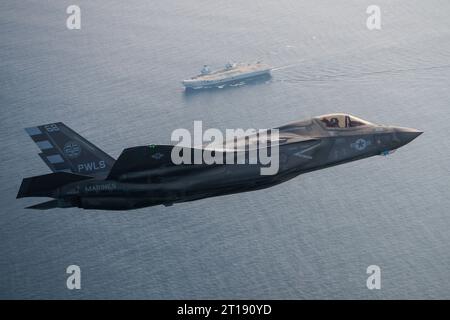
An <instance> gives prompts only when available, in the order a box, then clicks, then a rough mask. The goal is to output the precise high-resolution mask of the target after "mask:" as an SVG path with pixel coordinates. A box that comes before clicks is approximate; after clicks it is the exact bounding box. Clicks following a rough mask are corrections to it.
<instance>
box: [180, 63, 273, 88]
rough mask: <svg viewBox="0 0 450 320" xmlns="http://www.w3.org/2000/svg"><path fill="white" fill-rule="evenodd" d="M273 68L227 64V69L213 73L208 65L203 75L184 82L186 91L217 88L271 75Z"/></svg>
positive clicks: (261, 64)
mask: <svg viewBox="0 0 450 320" xmlns="http://www.w3.org/2000/svg"><path fill="white" fill-rule="evenodd" d="M271 69H272V68H271V67H270V66H269V65H267V64H264V63H261V62H256V63H248V64H245V63H239V64H237V63H227V64H226V65H225V68H223V69H220V70H215V71H211V69H210V68H209V66H208V65H204V66H203V69H202V70H201V73H200V74H199V75H196V76H194V77H192V78H190V79H187V80H183V81H182V83H183V85H184V86H185V87H186V89H201V88H208V87H217V86H221V85H224V84H227V83H231V82H236V81H241V80H244V79H249V78H255V77H259V76H263V75H270V71H271Z"/></svg>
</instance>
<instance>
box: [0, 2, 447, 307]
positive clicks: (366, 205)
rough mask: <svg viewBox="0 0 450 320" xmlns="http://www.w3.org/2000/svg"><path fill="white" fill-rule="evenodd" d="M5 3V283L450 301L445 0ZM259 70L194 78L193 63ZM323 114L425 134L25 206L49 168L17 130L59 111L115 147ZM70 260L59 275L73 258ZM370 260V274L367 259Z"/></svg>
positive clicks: (131, 294)
mask: <svg viewBox="0 0 450 320" xmlns="http://www.w3.org/2000/svg"><path fill="white" fill-rule="evenodd" d="M372 2H373V1H365V0H348V1H332V0H320V1H313V0H302V1H299V0H276V1H275V0H274V1H239V0H229V1H206V0H196V1H194V0H179V1H162V0H161V1H156V0H152V1H138V0H129V1H119V0H109V1H106V0H96V1H87V0H78V1H77V3H75V4H77V5H79V6H80V8H81V30H68V29H67V28H66V18H67V17H68V15H67V13H66V8H67V7H68V6H69V5H71V4H74V3H72V2H71V1H57V0H49V1H37V0H36V1H13V0H9V1H8V0H7V1H2V2H1V3H0V108H1V109H0V110H1V116H0V121H1V122H0V145H1V152H0V172H1V175H0V298H12V299H17V298H27V299H37V298H46V299H56V298H64V299H72V298H73V299H75V298H114V299H116V298H125V299H127V298H139V299H161V298H167V299H200V298H201V299H203V298H214V299H217V298H227V299H228V298H236V299H241V298H242V299H244V298H245V299H253V298H255V299H256V298H257V299H335V298H339V299H393V298H413V299H422V298H425V299H428V298H432V299H440V298H444V299H449V298H450V274H449V270H450V194H449V191H450V190H449V189H450V139H449V134H450V90H449V89H450V20H449V17H448V14H449V12H450V2H449V1H446V0H430V1H421V0H410V1H392V0H378V1H377V2H376V4H377V5H378V6H379V7H380V8H381V26H382V28H381V30H368V28H367V27H366V19H367V17H368V14H367V13H366V9H367V7H368V6H369V5H372V4H374V3H372ZM256 60H262V61H263V62H265V63H269V64H271V65H273V66H275V67H276V68H277V70H275V71H273V73H272V74H273V76H272V78H271V79H270V80H267V81H262V82H257V83H252V84H246V83H244V84H243V85H241V86H237V87H228V88H223V89H217V90H209V91H198V92H194V93H191V94H186V93H185V92H184V89H183V88H182V85H181V80H182V79H184V78H186V77H189V76H192V75H195V74H197V72H198V70H199V69H200V68H201V67H202V66H203V64H209V65H211V66H212V67H214V68H220V67H222V66H223V65H224V64H225V63H226V62H227V61H243V62H251V61H256ZM331 112H347V113H351V114H354V115H356V116H358V117H361V118H363V119H366V120H368V121H371V122H374V123H380V124H391V125H398V126H406V127H413V128H417V129H420V130H423V131H424V132H425V133H424V134H423V135H421V136H420V137H419V138H418V139H416V140H415V141H413V142H412V143H410V144H409V145H407V146H405V147H404V148H402V149H400V150H398V151H397V152H396V153H394V154H393V155H390V156H388V157H374V158H369V159H366V160H362V161H357V162H352V163H348V164H345V165H341V166H336V167H332V168H329V169H325V170H320V171H316V172H313V173H309V174H305V175H302V176H299V177H297V178H295V179H293V180H290V181H288V182H286V183H283V184H280V185H278V186H275V187H273V188H269V189H265V190H261V191H256V192H250V193H241V194H235V195H229V196H224V197H218V198H210V199H205V200H200V201H196V202H190V203H183V204H175V205H174V206H172V207H163V206H157V207H150V208H144V209H139V210H135V211H122V212H120V211H119V212H108V211H93V210H82V209H78V208H69V209H53V210H49V211H33V210H27V209H24V208H25V207H26V206H29V205H32V204H35V203H38V202H41V201H42V199H33V198H31V199H30V198H26V199H18V200H17V199H15V198H16V194H17V191H18V188H19V186H20V183H21V180H22V178H25V177H29V176H34V175H41V174H45V173H49V172H50V170H49V169H48V168H47V167H46V165H45V164H44V163H43V162H42V161H41V159H40V158H39V156H38V153H39V149H38V148H37V147H36V146H35V144H34V143H33V141H32V140H31V139H30V138H29V137H28V136H27V134H26V133H25V131H24V130H23V128H25V127H30V126H35V125H40V124H46V123H50V122H57V121H63V122H64V123H66V124H67V125H68V126H69V127H71V128H72V129H74V130H75V131H77V132H78V133H80V134H81V135H83V136H84V137H85V138H87V139H88V140H89V141H91V142H93V143H94V144H96V145H97V146H98V147H100V148H101V149H103V150H104V151H105V152H107V153H109V154H110V155H112V156H113V157H117V156H118V155H119V154H120V153H121V151H122V150H123V149H124V148H127V147H131V146H137V145H146V144H163V143H170V135H171V133H172V131H173V130H175V129H177V128H186V129H189V130H191V129H192V128H193V121H194V120H202V121H203V125H204V127H205V128H206V127H209V128H219V129H225V128H244V129H245V128H270V127H277V126H280V125H282V124H285V123H288V122H291V121H295V120H301V119H305V118H308V117H311V116H316V115H321V114H325V113H331ZM72 264H76V265H78V266H80V268H81V275H82V276H81V283H82V288H81V290H68V289H67V287H66V278H67V277H68V275H67V274H66V268H67V266H69V265H72ZM369 265H378V266H379V267H380V268H381V289H380V290H368V288H367V287H366V279H367V277H368V275H367V274H366V268H367V267H368V266H369Z"/></svg>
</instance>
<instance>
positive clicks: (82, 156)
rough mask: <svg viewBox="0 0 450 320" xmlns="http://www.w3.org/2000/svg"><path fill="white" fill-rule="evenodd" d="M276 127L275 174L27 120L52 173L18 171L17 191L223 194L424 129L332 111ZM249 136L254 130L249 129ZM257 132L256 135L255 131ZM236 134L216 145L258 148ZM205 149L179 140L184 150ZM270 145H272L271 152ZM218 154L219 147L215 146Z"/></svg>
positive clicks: (87, 197)
mask: <svg viewBox="0 0 450 320" xmlns="http://www.w3.org/2000/svg"><path fill="white" fill-rule="evenodd" d="M276 129H278V133H279V134H278V138H277V141H275V142H274V141H271V142H270V144H267V145H265V146H264V147H265V148H269V149H270V148H272V149H273V148H274V146H275V145H276V146H277V152H278V155H279V157H278V159H279V160H278V161H279V166H278V170H277V172H276V174H272V175H262V174H261V170H260V169H261V168H262V167H264V165H262V164H258V163H256V164H255V163H253V164H251V163H250V161H248V159H247V161H246V162H245V163H241V164H218V163H214V164H206V163H197V164H186V163H182V164H176V163H174V161H173V158H172V157H171V155H173V151H174V149H173V148H181V147H177V146H172V145H150V146H138V147H133V148H128V149H125V150H124V151H123V152H122V153H121V155H120V156H119V158H118V159H117V160H114V159H113V158H112V157H111V156H109V155H108V154H106V153H105V152H103V151H101V150H100V149H99V148H97V147H96V146H94V145H93V144H92V143H90V142H89V141H87V140H86V139H84V138H82V137H81V136H80V135H78V134H77V133H75V132H74V131H72V130H71V129H70V128H68V127H67V126H66V125H64V124H63V123H52V124H47V125H41V126H37V127H32V128H27V129H26V131H27V133H28V134H29V135H30V136H31V138H32V139H33V140H34V142H35V143H36V144H37V145H38V147H39V148H40V149H41V151H42V152H41V153H40V154H39V156H40V157H41V158H42V160H43V161H44V162H45V163H46V164H47V166H48V167H50V169H51V170H52V171H53V173H50V174H46V175H41V176H35V177H31V178H26V179H23V181H22V184H21V186H20V190H19V192H18V194H17V198H23V197H50V198H54V200H50V201H48V202H44V203H40V204H37V205H34V206H31V207H29V208H32V209H51V208H68V207H79V208H84V209H104V210H128V209H136V208H142V207H146V206H153V205H160V204H162V205H166V206H169V205H172V204H174V203H180V202H186V201H193V200H198V199H203V198H208V197H215V196H220V195H226V194H232V193H238V192H246V191H253V190H258V189H263V188H268V187H271V186H274V185H276V184H279V183H281V182H284V181H287V180H289V179H292V178H294V177H296V176H298V175H300V174H302V173H306V172H310V171H313V170H319V169H324V168H327V167H330V166H335V165H338V164H343V163H347V162H350V161H354V160H359V159H363V158H367V157H371V156H375V155H387V154H389V153H390V152H392V151H394V150H395V149H397V148H399V147H401V146H404V145H405V144H407V143H409V142H410V141H412V140H413V139H415V138H416V137H417V136H419V135H420V134H421V133H422V132H421V131H418V130H415V129H409V128H402V127H392V126H383V125H375V124H372V123H370V122H367V121H364V120H362V119H359V118H356V117H354V116H351V115H348V114H329V115H324V116H319V117H315V118H312V119H309V120H306V121H299V122H293V123H290V124H287V125H284V126H281V127H278V128H276ZM250 138H251V137H250ZM253 138H254V137H253ZM250 140H251V139H249V137H243V138H242V139H235V141H234V142H235V144H234V148H233V149H230V148H227V149H223V150H220V149H219V150H216V151H213V152H217V153H221V155H220V156H223V157H227V156H230V155H231V157H232V158H233V157H234V158H236V156H237V154H238V153H239V152H244V153H246V152H247V153H249V152H250V149H251V148H256V149H258V148H262V147H261V145H260V144H259V143H258V137H257V138H256V143H255V139H253V140H252V141H253V142H254V143H253V147H252V146H251V145H250V144H249V143H248V141H250ZM191 151H194V152H200V153H201V154H204V153H205V152H207V149H206V148H205V149H204V148H196V149H195V148H194V149H192V148H188V147H182V148H181V154H184V153H189V154H191V153H190V152H191ZM270 152H273V150H272V151H270V150H269V153H270ZM215 156H217V154H215Z"/></svg>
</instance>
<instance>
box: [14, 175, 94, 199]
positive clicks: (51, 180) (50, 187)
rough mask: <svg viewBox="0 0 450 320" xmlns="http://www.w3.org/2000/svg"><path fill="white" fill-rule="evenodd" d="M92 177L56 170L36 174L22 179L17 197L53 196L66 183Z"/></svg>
mask: <svg viewBox="0 0 450 320" xmlns="http://www.w3.org/2000/svg"><path fill="white" fill-rule="evenodd" d="M87 179H92V177H89V176H83V175H79V174H74V173H69V172H55V173H50V174H44V175H42V176H35V177H30V178H25V179H23V180H22V184H21V185H20V189H19V192H18V193H17V198H24V197H51V196H52V193H53V191H54V190H55V189H57V188H59V187H61V186H64V185H66V184H69V183H72V182H76V181H82V180H87Z"/></svg>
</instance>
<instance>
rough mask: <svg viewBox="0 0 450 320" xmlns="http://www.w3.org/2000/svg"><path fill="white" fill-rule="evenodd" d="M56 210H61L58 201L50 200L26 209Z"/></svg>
mask: <svg viewBox="0 0 450 320" xmlns="http://www.w3.org/2000/svg"><path fill="white" fill-rule="evenodd" d="M54 208H59V206H58V200H50V201H47V202H41V203H38V204H35V205H33V206H29V207H26V208H25V209H36V210H48V209H54Z"/></svg>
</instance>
